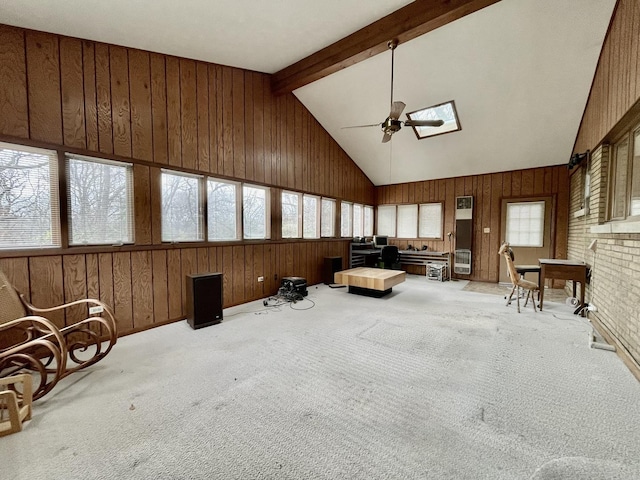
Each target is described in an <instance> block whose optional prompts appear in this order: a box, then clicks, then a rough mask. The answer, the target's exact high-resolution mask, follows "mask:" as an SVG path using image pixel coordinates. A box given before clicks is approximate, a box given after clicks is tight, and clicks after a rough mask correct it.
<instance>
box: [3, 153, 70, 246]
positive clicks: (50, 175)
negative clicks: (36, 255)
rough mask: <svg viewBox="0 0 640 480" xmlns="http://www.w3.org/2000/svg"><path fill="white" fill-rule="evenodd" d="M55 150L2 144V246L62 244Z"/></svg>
mask: <svg viewBox="0 0 640 480" xmlns="http://www.w3.org/2000/svg"><path fill="white" fill-rule="evenodd" d="M56 167H57V160H56V154H55V152H51V151H47V150H39V149H31V148H27V147H22V146H20V145H10V144H6V143H0V248H18V247H44V246H59V245H60V233H59V226H58V222H59V212H58V190H57V182H58V178H57V168H56Z"/></svg>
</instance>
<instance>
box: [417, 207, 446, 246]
mask: <svg viewBox="0 0 640 480" xmlns="http://www.w3.org/2000/svg"><path fill="white" fill-rule="evenodd" d="M418 236H419V237H422V238H442V204H441V203H423V204H421V205H420V210H419V219H418Z"/></svg>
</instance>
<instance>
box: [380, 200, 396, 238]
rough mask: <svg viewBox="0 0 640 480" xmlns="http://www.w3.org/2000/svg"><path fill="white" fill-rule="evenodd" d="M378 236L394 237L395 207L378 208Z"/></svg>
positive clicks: (384, 206) (383, 206)
mask: <svg viewBox="0 0 640 480" xmlns="http://www.w3.org/2000/svg"><path fill="white" fill-rule="evenodd" d="M377 234H378V235H387V236H389V237H395V236H396V206H395V205H382V206H379V207H378V228H377Z"/></svg>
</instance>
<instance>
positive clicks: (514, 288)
mask: <svg viewBox="0 0 640 480" xmlns="http://www.w3.org/2000/svg"><path fill="white" fill-rule="evenodd" d="M515 291H516V286H515V285H514V286H513V288H512V289H511V293H510V294H509V297H508V298H507V305H511V298H512V297H513V292H515Z"/></svg>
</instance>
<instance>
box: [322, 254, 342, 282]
mask: <svg viewBox="0 0 640 480" xmlns="http://www.w3.org/2000/svg"><path fill="white" fill-rule="evenodd" d="M340 270H342V257H324V267H323V269H322V278H323V279H324V283H325V285H330V284H332V283H335V280H334V279H333V274H334V273H336V272H339V271H340Z"/></svg>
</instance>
